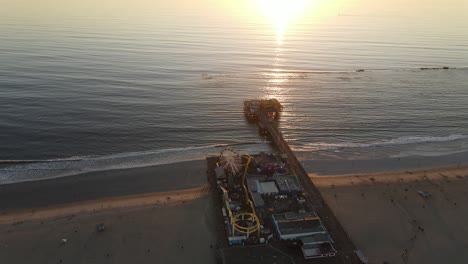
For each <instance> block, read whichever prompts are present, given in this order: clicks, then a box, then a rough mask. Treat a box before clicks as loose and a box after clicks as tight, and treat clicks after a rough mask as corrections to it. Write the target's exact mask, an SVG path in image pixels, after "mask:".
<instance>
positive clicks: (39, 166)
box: [0, 142, 271, 184]
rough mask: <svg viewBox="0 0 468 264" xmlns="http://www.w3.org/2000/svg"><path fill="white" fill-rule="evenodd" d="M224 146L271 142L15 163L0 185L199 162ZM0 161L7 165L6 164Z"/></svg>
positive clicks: (264, 146) (258, 147) (249, 147)
mask: <svg viewBox="0 0 468 264" xmlns="http://www.w3.org/2000/svg"><path fill="white" fill-rule="evenodd" d="M226 147H232V148H235V149H236V150H237V151H238V152H247V153H256V152H260V151H265V152H271V145H270V142H247V143H235V144H216V145H206V146H190V147H183V148H170V149H159V150H150V151H142V152H128V153H116V154H111V155H106V156H76V157H69V158H62V159H49V160H42V161H35V162H32V163H30V162H29V161H27V160H24V161H21V160H18V161H17V163H16V164H13V165H10V166H8V167H3V168H2V169H0V184H9V183H17V182H24V181H34V180H43V179H51V178H58V177H65V176H72V175H76V174H81V173H86V172H94V171H104V170H112V169H129V168H139V167H146V166H155V165H163V164H171V163H178V162H185V161H192V160H202V159H205V157H206V156H208V155H217V154H219V152H220V151H221V150H222V149H223V148H226ZM2 162H3V163H8V161H2Z"/></svg>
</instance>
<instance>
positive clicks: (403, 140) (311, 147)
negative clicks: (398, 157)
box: [292, 134, 468, 151]
mask: <svg viewBox="0 0 468 264" xmlns="http://www.w3.org/2000/svg"><path fill="white" fill-rule="evenodd" d="M463 139H468V135H459V134H454V135H449V136H443V137H435V136H406V137H399V138H395V139H389V140H382V141H376V142H370V143H322V142H317V143H307V144H304V145H302V146H295V147H294V146H293V147H292V148H293V150H294V151H319V150H336V149H343V148H371V147H384V146H391V145H409V144H420V143H435V142H450V141H455V140H463Z"/></svg>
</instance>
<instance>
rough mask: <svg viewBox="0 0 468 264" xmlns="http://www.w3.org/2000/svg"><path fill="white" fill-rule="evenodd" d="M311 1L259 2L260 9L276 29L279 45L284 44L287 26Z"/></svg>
mask: <svg viewBox="0 0 468 264" xmlns="http://www.w3.org/2000/svg"><path fill="white" fill-rule="evenodd" d="M310 2H311V0H257V4H258V7H259V8H260V10H261V11H262V12H263V14H264V15H265V16H266V17H267V18H268V19H269V20H270V21H271V22H272V23H273V24H274V26H275V28H276V34H277V41H278V44H281V43H282V39H283V34H284V31H285V28H286V26H287V25H288V23H290V22H291V21H292V20H294V19H297V18H298V16H299V15H300V14H301V12H303V11H304V10H305V8H306V7H307V6H308V5H309V4H310Z"/></svg>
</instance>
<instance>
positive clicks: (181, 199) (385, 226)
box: [0, 161, 468, 264]
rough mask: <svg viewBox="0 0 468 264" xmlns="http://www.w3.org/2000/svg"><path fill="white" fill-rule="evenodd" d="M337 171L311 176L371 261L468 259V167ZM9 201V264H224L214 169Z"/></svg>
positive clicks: (88, 180)
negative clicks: (218, 254)
mask: <svg viewBox="0 0 468 264" xmlns="http://www.w3.org/2000/svg"><path fill="white" fill-rule="evenodd" d="M397 169H398V168H393V170H397ZM365 171H366V170H365V169H363V172H365ZM331 172H333V171H330V172H328V174H327V175H328V176H324V175H323V174H320V175H318V174H313V173H311V174H310V176H311V179H312V180H313V182H314V183H315V184H316V185H317V187H318V189H319V190H320V192H321V193H322V195H323V197H324V199H325V201H326V202H327V203H328V204H329V205H330V207H331V209H332V210H333V211H334V213H335V214H336V216H337V217H338V219H339V220H340V222H341V223H342V225H343V226H344V228H345V229H346V232H347V233H348V235H349V236H350V237H351V239H352V240H353V242H354V243H355V244H356V246H357V247H358V248H359V249H360V250H362V251H363V252H364V254H365V255H366V256H367V257H368V259H369V263H379V264H380V263H466V262H467V261H468V254H467V253H466V251H464V249H466V248H468V240H467V239H466V237H467V236H468V229H467V227H466V226H465V223H466V222H468V204H467V203H466V202H467V201H468V191H467V190H468V188H467V187H468V167H463V166H461V167H449V168H438V169H426V170H404V171H402V172H397V171H394V172H388V173H380V174H363V173H355V174H352V172H354V171H348V172H349V174H346V175H332V174H331ZM418 191H425V192H427V194H429V197H423V196H421V195H420V194H419V193H418ZM76 194H79V195H76ZM0 198H1V199H0V205H1V208H2V209H1V210H0V260H1V261H0V262H1V263H30V262H31V260H34V263H104V262H109V263H129V262H136V263H155V262H156V263H215V262H216V258H215V251H216V248H217V245H218V244H219V241H217V240H218V239H219V237H217V234H216V228H215V226H216V221H215V213H216V212H214V209H213V206H214V205H213V201H214V197H212V196H211V194H210V193H209V189H208V185H207V184H206V161H194V162H184V163H178V164H168V165H161V166H154V167H147V168H139V169H128V170H114V171H106V172H94V173H88V174H82V175H77V176H72V177H64V178H58V179H51V180H44V181H37V182H26V183H18V184H11V185H4V186H0ZM98 223H104V224H105V225H106V230H105V231H104V232H97V231H96V224H98ZM62 239H66V240H67V242H66V243H65V244H62V242H61V240H62ZM25 252H27V253H26V254H25Z"/></svg>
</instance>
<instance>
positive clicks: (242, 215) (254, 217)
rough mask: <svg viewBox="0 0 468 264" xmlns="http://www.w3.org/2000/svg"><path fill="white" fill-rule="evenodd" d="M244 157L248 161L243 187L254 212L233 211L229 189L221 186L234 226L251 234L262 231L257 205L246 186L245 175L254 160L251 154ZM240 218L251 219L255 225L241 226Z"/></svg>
mask: <svg viewBox="0 0 468 264" xmlns="http://www.w3.org/2000/svg"><path fill="white" fill-rule="evenodd" d="M244 157H247V163H246V165H245V169H244V174H243V175H242V187H243V188H244V192H245V197H246V198H247V202H248V203H249V205H250V208H251V209H252V213H248V212H244V213H240V214H236V215H234V214H233V213H232V211H231V206H230V204H229V195H228V191H227V190H226V189H225V188H224V187H222V186H220V188H221V190H222V191H223V193H224V201H225V204H226V209H227V210H228V212H229V218H230V220H231V224H232V226H233V227H234V230H236V231H237V232H239V233H242V234H247V235H249V234H252V233H253V232H260V220H259V218H258V216H257V213H256V212H255V206H254V205H253V202H252V200H251V199H250V196H249V191H248V190H247V186H245V177H246V175H247V170H248V169H249V165H250V162H251V161H252V157H251V156H249V155H244ZM240 220H247V221H251V222H253V223H254V225H253V226H248V227H245V226H241V225H239V224H238V223H237V222H238V221H240Z"/></svg>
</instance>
